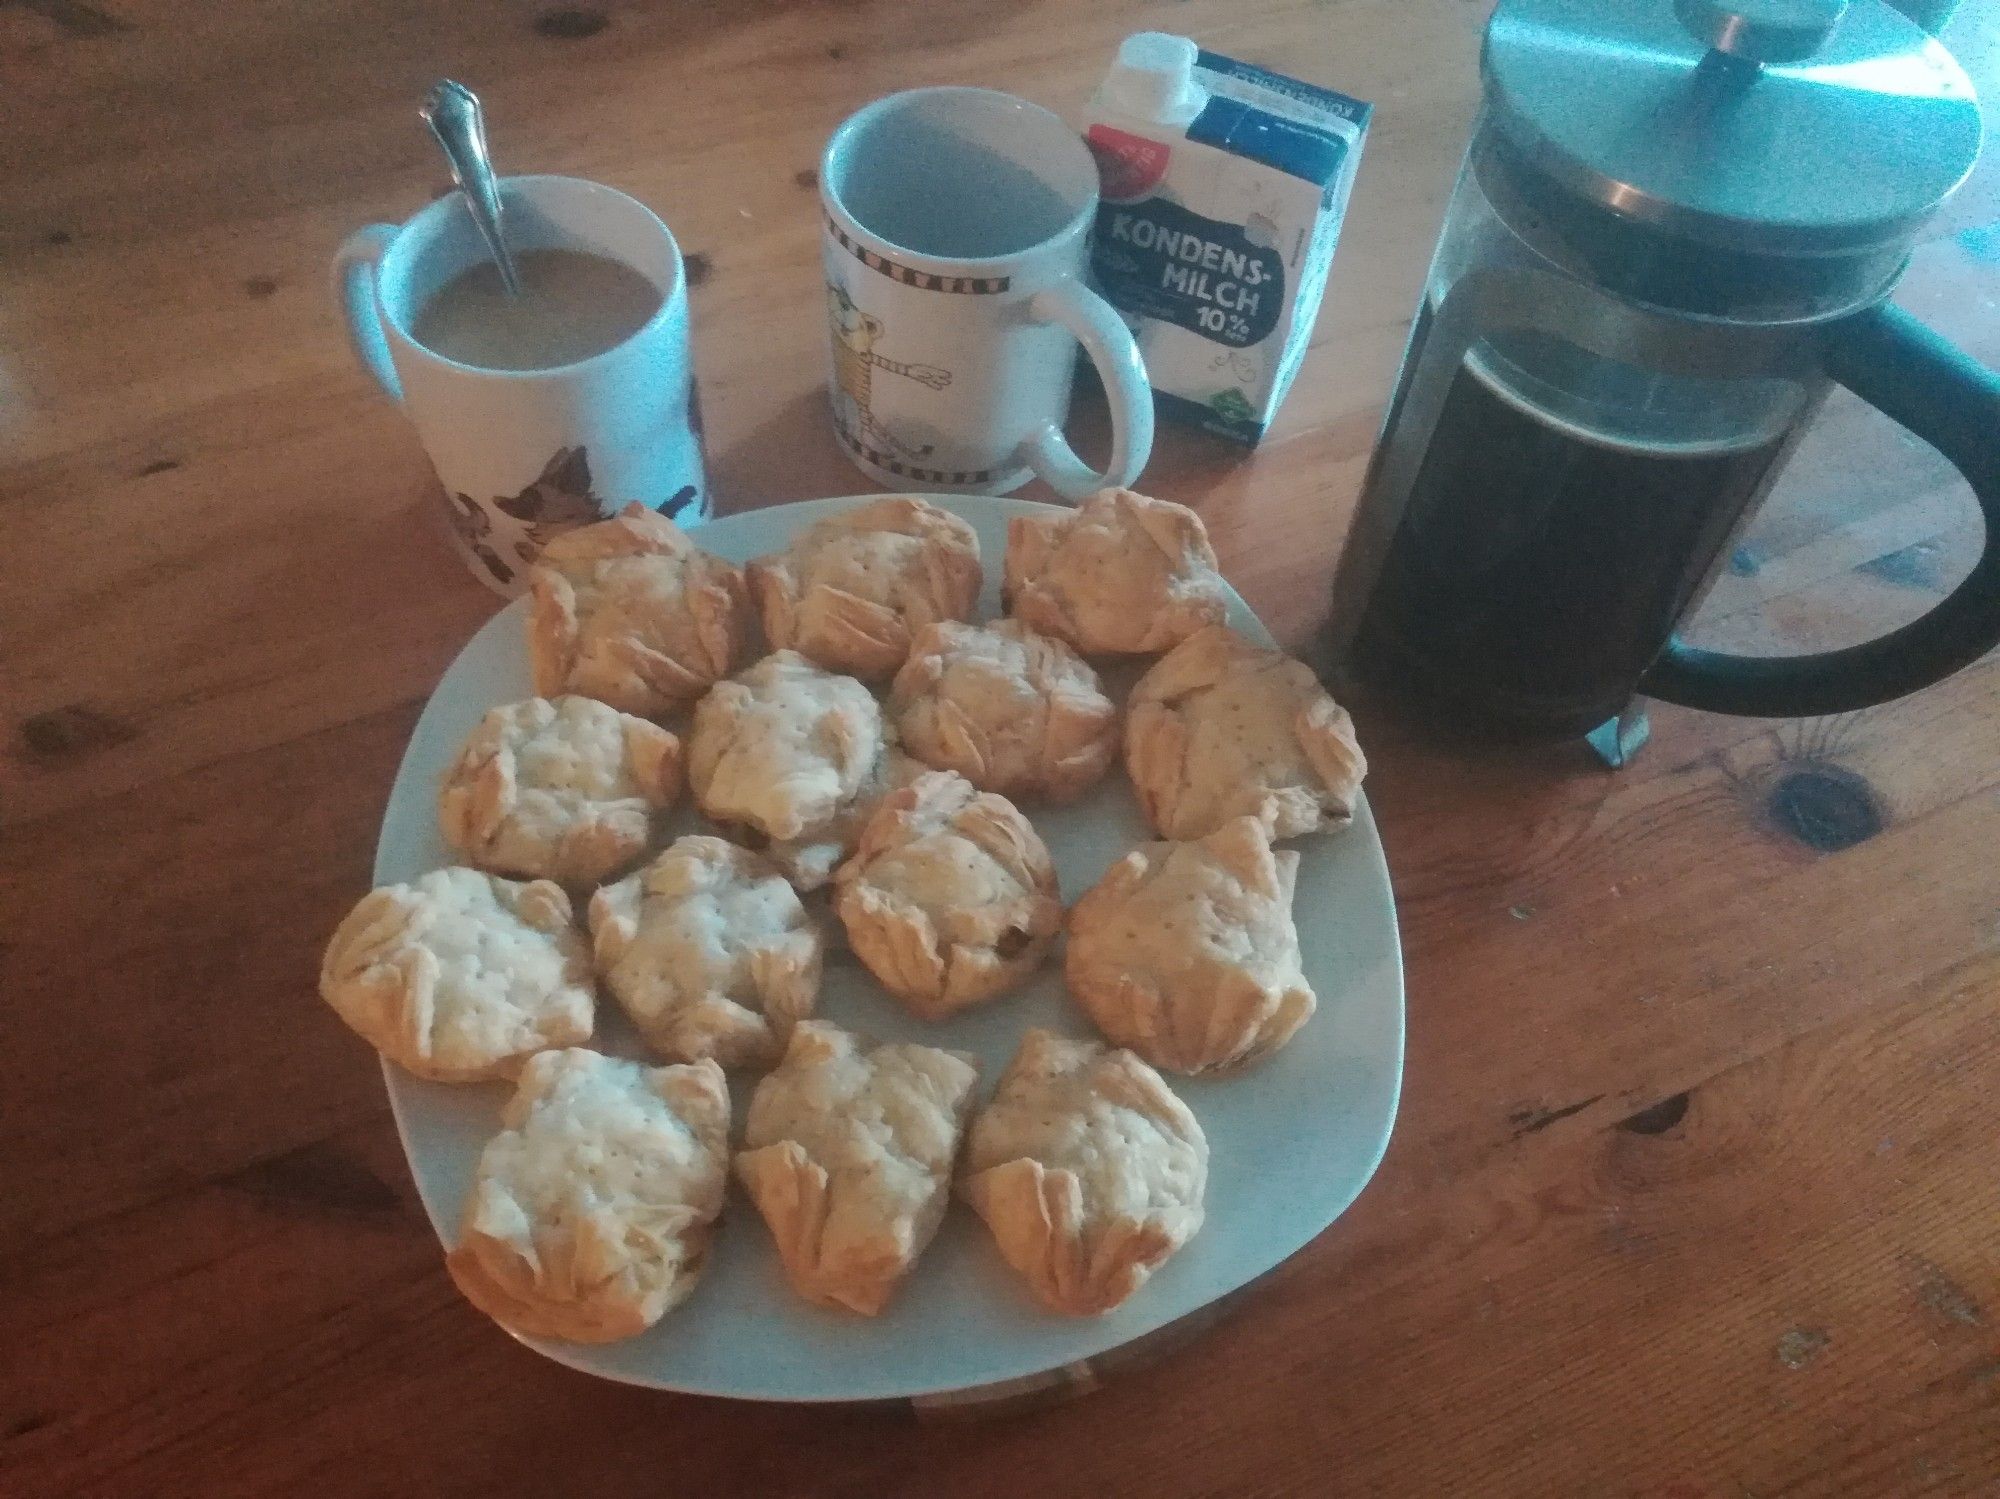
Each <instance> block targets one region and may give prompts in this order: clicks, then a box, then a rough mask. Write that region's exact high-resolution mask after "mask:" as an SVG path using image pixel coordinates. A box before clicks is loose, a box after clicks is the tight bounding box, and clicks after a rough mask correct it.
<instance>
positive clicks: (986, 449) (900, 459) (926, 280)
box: [819, 88, 1153, 499]
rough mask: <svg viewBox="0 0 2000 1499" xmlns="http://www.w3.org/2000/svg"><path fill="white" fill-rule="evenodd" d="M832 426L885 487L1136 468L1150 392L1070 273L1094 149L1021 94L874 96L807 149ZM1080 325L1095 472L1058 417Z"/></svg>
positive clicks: (970, 487)
mask: <svg viewBox="0 0 2000 1499" xmlns="http://www.w3.org/2000/svg"><path fill="white" fill-rule="evenodd" d="M819 187H820V199H821V202H822V204H823V206H824V208H825V210H826V232H825V236H824V258H825V265H826V288H827V318H828V322H829V325H830V332H831V348H832V354H833V374H832V380H831V382H830V385H829V394H830V395H831V397H832V401H833V423H834V429H835V431H836V432H838V433H839V436H840V440H841V444H842V446H844V447H845V448H846V450H847V453H848V456H849V457H851V458H852V459H853V460H854V462H855V463H856V464H857V465H858V466H859V467H860V468H861V470H862V471H863V472H864V473H866V474H868V475H869V476H870V477H872V478H874V479H876V480H878V481H879V482H881V483H883V484H886V485H888V486H890V487H891V488H917V487H921V488H924V489H933V490H945V491H949V492H954V493H966V494H1005V493H1007V492H1008V491H1009V490H1012V489H1018V488H1019V487H1020V486H1021V485H1023V484H1025V483H1026V482H1027V481H1028V480H1029V479H1030V478H1032V477H1036V476H1039V477H1041V478H1042V479H1044V480H1046V481H1047V482H1048V484H1049V485H1050V487H1051V488H1053V489H1055V490H1056V491H1057V492H1058V493H1059V494H1062V495H1064V496H1066V497H1068V498H1070V499H1081V498H1083V497H1084V496H1085V495H1087V494H1090V493H1091V492H1092V491H1094V490H1097V489H1101V488H1104V487H1105V486H1107V485H1115V486H1125V485H1130V484H1132V483H1133V482H1134V481H1135V480H1137V479H1138V477H1139V471H1140V470H1141V469H1143V468H1144V467H1145V465H1146V459H1147V458H1148V456H1150V454H1151V452H1152V447H1153V398H1152V393H1151V392H1150V391H1149V390H1148V389H1147V386H1146V371H1145V366H1144V365H1143V364H1142V363H1141V362H1140V358H1139V350H1138V347H1137V345H1136V344H1134V343H1133V341H1132V335H1131V332H1130V330H1129V329H1127V328H1126V326H1125V324H1124V322H1123V321H1122V320H1121V319H1120V318H1119V316H1118V314H1117V313H1116V312H1114V311H1112V309H1111V305H1110V304H1109V303H1108V302H1106V301H1105V300H1104V299H1103V298H1102V297H1100V296H1098V295H1097V294H1096V293H1095V292H1093V291H1091V290H1090V289H1089V287H1088V286H1087V285H1086V284H1085V282H1084V276H1085V268H1086V266H1087V264H1088V239H1089V234H1090V230H1091V226H1092V224H1093V223H1094V222H1095V220H1096V218H1097V168H1096V166H1095V164H1094V163H1093V162H1092V160H1091V156H1090V152H1089V150H1088V149H1087V148H1086V147H1085V146H1084V144H1083V142H1082V141H1081V140H1080V139H1078V137H1077V135H1076V132H1075V131H1073V130H1071V129H1070V128H1069V127H1068V126H1067V125H1065V124H1064V123H1063V122H1062V120H1061V119H1059V118H1058V117H1057V116H1055V115H1053V114H1051V113H1050V112H1049V111H1048V110H1046V109H1043V108H1041V107H1040V106H1039V105H1034V104H1030V103H1028V102H1027V101H1026V100H1025V99H1017V98H1014V97H1013V96H1012V95H1010V94H1002V93H996V92H994V91H993V90H991V89H980V88H925V89H913V90H911V91H910V92H908V93H901V94H891V95H889V96H888V97H887V98H883V99H878V100H876V101H875V102H874V103H873V104H870V105H869V106H867V107H866V108H865V109H863V110H861V111H860V112H859V113H857V114H855V115H853V116H852V117H850V118H849V119H848V120H847V121H846V122H845V123H843V124H842V125H841V126H840V128H839V129H837V130H836V131H834V133H833V137H832V139H830V140H829V141H828V142H827V146H826V154H825V156H824V158H823V159H822V160H821V163H820V174H819ZM1077 343H1081V344H1082V345H1083V347H1084V348H1085V350H1086V351H1088V353H1089V355H1090V357H1091V359H1092V361H1093V362H1094V363H1095V364H1096V366H1097V372H1098V374H1099V376H1100V377H1101V378H1102V380H1103V383H1104V389H1105V392H1106V394H1107V396H1108V397H1109V400H1110V405H1111V432H1112V437H1111V461H1110V463H1109V464H1108V465H1107V468H1106V471H1105V472H1104V473H1101V474H1100V473H1096V472H1094V471H1093V470H1091V469H1090V468H1089V467H1088V466H1086V465H1085V464H1084V462H1083V461H1082V460H1081V459H1080V458H1078V457H1077V456H1076V453H1075V452H1074V451H1073V450H1072V449H1071V447H1070V445H1069V443H1068V442H1067V441H1066V440H1065V439H1064V437H1063V433H1062V424H1063V419H1064V417H1065V416H1067V415H1068V413H1069V398H1070V384H1071V379H1072V376H1073V375H1074V374H1075V370H1076V348H1075V345H1076V344H1077Z"/></svg>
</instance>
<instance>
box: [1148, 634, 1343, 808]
mask: <svg viewBox="0 0 2000 1499" xmlns="http://www.w3.org/2000/svg"><path fill="white" fill-rule="evenodd" d="M1126 715H1127V717H1126V724H1125V769H1126V773H1127V774H1129V775H1130V776H1131V777H1132V786H1133V789H1134V790H1135V791H1137V792H1138V794H1139V804H1140V806H1142V807H1143V808H1145V811H1146V817H1147V820H1148V821H1150V822H1151V823H1152V824H1153V827H1154V830H1155V831H1157V832H1158V833H1159V834H1160V836H1161V837H1163V838H1181V839H1187V838H1199V837H1201V836H1202V835H1203V834H1205V833H1212V832H1214V831H1215V829H1217V828H1219V827H1221V826H1222V825H1223V824H1224V823H1225V822H1227V821H1229V819H1230V818H1232V817H1242V816H1250V817H1255V818H1257V819H1258V820H1259V821H1261V822H1262V823H1263V824H1264V826H1265V827H1266V828H1267V829H1268V830H1269V831H1270V834H1271V836H1272V837H1273V838H1292V837H1296V836H1297V835H1298V834H1300V833H1310V832H1315V831H1323V830H1327V829H1331V828H1339V827H1345V826H1346V825H1347V824H1348V822H1350V821H1351V820H1352V819H1353V817H1354V807H1355V802H1356V799H1357V798H1358V797H1359V796H1360V793H1361V779H1362V777H1363V776H1364V775H1366V774H1367V773H1368V762H1367V760H1366V759H1365V758H1364V757H1363V756H1362V753H1361V746H1360V745H1359V744H1358V743H1356V742H1355V738H1354V721H1353V720H1352V719H1351V718H1349V717H1348V716H1347V710H1346V709H1345V708H1343V707H1341V706H1340V705H1339V704H1338V703H1336V702H1334V700H1333V699H1332V698H1331V697H1329V696H1328V695H1327V691H1326V689H1325V688H1324V687H1322V686H1321V685H1320V681H1319V678H1318V677H1317V676H1315V675H1314V674H1313V669H1312V668H1311V667H1310V666H1307V665H1306V664H1305V663H1304V662H1303V661H1295V660H1293V659H1292V658H1291V657H1290V656H1287V655H1286V654H1285V653H1284V652H1283V651H1274V650H1268V649H1266V648H1265V647H1263V646H1259V645H1253V644H1251V643H1250V642H1249V641H1247V640H1245V639H1244V638H1243V637H1242V636H1241V635H1238V634H1237V633H1236V632H1235V631H1234V630H1231V629H1228V628H1226V627H1224V626H1222V625H1215V626H1212V627H1211V628H1209V629H1205V630H1202V631H1200V632H1199V633H1198V634H1195V635H1191V636H1189V637H1188V639H1186V640H1185V641H1183V642H1182V643H1181V644H1179V645H1178V646H1175V647H1174V649H1173V650H1171V651H1169V652H1168V653H1167V654H1166V655H1165V656H1162V657H1161V658H1160V659H1159V660H1158V661H1156V662H1154V663H1153V665H1152V667H1151V669H1150V670H1148V671H1147V673H1146V674H1145V675H1144V676H1143V677H1141V678H1140V679H1139V683H1138V685H1137V686H1135V687H1134V688H1133V689H1132V695H1131V697H1130V698H1129V699H1128V700H1127V703H1126Z"/></svg>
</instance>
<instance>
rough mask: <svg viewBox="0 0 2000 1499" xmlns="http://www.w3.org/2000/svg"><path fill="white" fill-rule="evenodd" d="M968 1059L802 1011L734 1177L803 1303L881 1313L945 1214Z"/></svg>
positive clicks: (973, 1077)
mask: <svg viewBox="0 0 2000 1499" xmlns="http://www.w3.org/2000/svg"><path fill="white" fill-rule="evenodd" d="M978 1076H979V1074H978V1070H977V1068H976V1067H975V1066H974V1064H973V1060H972V1058H970V1057H969V1056H966V1055H965V1054H964V1053H962V1052H955V1051H940V1050H938V1049H937V1048H935V1047H931V1046H907V1045H899V1046H872V1047H871V1046H867V1045H864V1044H863V1043H862V1042H860V1041H858V1040H856V1038H855V1037H853V1036H852V1035H850V1034H848V1033H847V1032H846V1031H844V1030H842V1029H841V1028H840V1027H839V1026H836V1025H829V1024H827V1023H826V1022H825V1021H820V1020H808V1021H805V1022H803V1023H801V1024H800V1025H799V1027H798V1028H797V1029H796V1030H795V1031H793V1032H792V1044H791V1046H790V1048H789V1049H788V1050H787V1051H786V1052H785V1059H784V1061H783V1062H782V1063H781V1064H780V1065H779V1067H778V1070H777V1071H775V1072H773V1073H771V1074H770V1075H769V1076H768V1077H766V1078H765V1079H764V1080H763V1081H762V1082H760V1083H758V1084H757V1092H756V1095H755V1096H754V1097H753V1098H752V1099H751V1101H750V1117H749V1122H748V1124H747V1125H746V1126H745V1128H744V1132H743V1149H742V1150H741V1151H739V1152H738V1153H737V1156H736V1175H737V1177H738V1179H739V1180H741V1181H742V1183H743V1186H744V1188H745V1190H746V1191H748V1192H749V1194H750V1200H751V1201H752V1202H754V1203H756V1204H757V1210H758V1211H759V1212H760V1213H762V1214H763V1215H764V1221H765V1222H766V1223H767V1224H769V1225H770V1229H771V1237H772V1238H773V1239H774V1240H776V1242H777V1246H778V1257H779V1259H780V1260H781V1261H782V1262H783V1264H784V1267H785V1278H786V1279H787V1280H789V1281H790V1282H791V1285H792V1289H793V1290H795V1291H797V1292H798V1293H799V1295H801V1296H803V1297H805V1298H806V1299H807V1300H808V1301H814V1302H818V1303H820V1304H822V1305H826V1306H839V1307H846V1308H847V1309H848V1310H849V1311H855V1312H860V1313H861V1314H862V1315H864V1316H870V1317H872V1316H874V1315H875V1313H877V1312H879V1311H881V1310H882V1308H883V1306H884V1305H885V1304H886V1303H887V1302H888V1300H889V1297H890V1296H891V1295H892V1294H894V1292H895V1289H896V1287H897V1285H898V1284H899V1283H900V1282H901V1281H902V1278H903V1277H904V1276H905V1275H907V1274H908V1273H909V1271H910V1267H911V1266H912V1265H914V1264H915V1263H916V1262H917V1257H918V1256H919V1255H921V1254H922V1253H923V1252H924V1249H925V1247H926V1246H927V1245H928V1244H929V1243H930V1241H931V1236H932V1235H933V1234H935V1233H936V1232H937V1227H938V1224H939V1222H940V1221H942V1219H943V1218H944V1210H945V1206H946V1203H947V1202H948V1201H949V1199H950V1196H951V1168H952V1160H953V1158H954V1157H955V1156H956V1155H957V1153H958V1142H959V1136H960V1135H961V1134H962V1133H963V1131H964V1129H965V1120H966V1116H967V1115H968V1114H969V1113H970V1112H971V1111H972V1090H973V1086H974V1084H975V1083H976V1082H977V1081H978Z"/></svg>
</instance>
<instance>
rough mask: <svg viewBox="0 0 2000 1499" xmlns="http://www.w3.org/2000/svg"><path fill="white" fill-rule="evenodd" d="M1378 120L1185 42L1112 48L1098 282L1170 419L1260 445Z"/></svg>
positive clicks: (1318, 91) (1325, 92)
mask: <svg viewBox="0 0 2000 1499" xmlns="http://www.w3.org/2000/svg"><path fill="white" fill-rule="evenodd" d="M1369 113H1370V106H1368V105H1367V104H1364V103H1362V102H1361V101H1360V100H1358V99H1350V98H1348V97H1347V96H1346V95H1345V94H1337V93H1334V92H1333V91H1332V90H1330V89H1323V88H1315V87H1313V86H1312V85H1310V84H1305V83H1299V82H1297V81H1295V80H1293V79H1290V78H1285V77H1283V76H1281V75H1279V74H1277V73H1272V72H1267V71H1266V70H1265V69H1263V68H1257V67H1252V66H1250V65H1249V64H1248V63H1240V62H1236V61H1234V60H1233V59H1231V58H1227V57H1221V56H1218V55H1217V54H1215V53H1213V52H1203V51H1201V50H1200V49H1199V48H1197V47H1196V46H1195V44H1194V43H1193V42H1191V41H1189V40H1188V39H1187V38H1186V37H1182V36H1168V35H1166V34H1164V33H1162V32H1157V31H1148V32H1141V33H1139V34H1138V35H1136V36H1130V37H1127V38H1126V39H1125V42H1124V45H1123V46H1121V47H1120V48H1119V49H1118V57H1117V60H1116V61H1114V62H1113V63H1112V65H1111V70H1110V72H1109V73H1107V74H1106V75H1105V79H1104V83H1103V86H1102V87H1101V88H1099V89H1098V91H1097V94H1096V95H1095V97H1093V98H1092V99H1091V101H1090V105H1089V108H1088V110H1087V111H1086V116H1085V122H1084V138H1085V139H1086V140H1087V141H1088V142H1089V143H1090V149H1091V152H1092V153H1093V154H1094V155H1095V156H1096V158H1097V167H1098V176H1099V178H1100V180H1101V186H1102V189H1103V202H1102V204H1101V206H1100V207H1099V209H1098V215H1097V235H1096V240H1095V242H1094V244H1093V247H1092V251H1091V270H1092V273H1093V276H1094V278H1095V280H1096V281H1097V283H1098V287H1099V289H1100V290H1101V291H1102V292H1103V293H1104V295H1105V297H1106V298H1107V299H1108V300H1109V301H1110V302H1111V305H1112V306H1114V307H1116V308H1117V309H1118V310H1119V312H1120V313H1121V314H1122V315H1123V316H1124V318H1125V321H1126V322H1127V323H1129V324H1131V326H1132V331H1133V333H1134V335H1135V336H1136V337H1137V338H1138V341H1139V349H1140V352H1141V353H1142V354H1143V355H1144V356H1145V360H1146V373H1147V376H1148V378H1149V379H1150V380H1151V381H1152V385H1153V398H1154V402H1155V406H1156V409H1157V410H1158V412H1159V414H1160V416H1161V417H1163V418H1165V419H1168V420H1172V421H1177V422H1181V423H1184V424H1187V425H1192V426H1197V427H1202V428H1205V429H1207V430H1208V431H1211V432H1217V433H1220V434H1221V435H1223V436H1225V437H1230V438H1234V439H1236V440H1237V441H1239V442H1245V443H1255V442H1256V441H1257V440H1258V439H1259V438H1261V437H1262V436H1263V435H1264V429H1265V426H1266V425H1267V424H1268V423H1269V422H1270V420H1271V416H1272V413H1273V412H1275V411H1276V410H1277V409H1278V403H1279V402H1280V401H1281V400H1283V399H1284V396H1285V392H1286V390H1287V389H1289V388H1290V386H1291V383H1292V377H1293V376H1294V375H1296V374H1297V373H1298V369H1299V363H1300V361H1301V360H1302V359H1303V358H1304V357H1305V352H1306V344H1307V342H1308V341H1309V340H1310V339H1311V337H1312V327H1313V319H1314V317H1315V315H1316V314H1317V313H1318V311H1319V303H1320V296H1321V293H1322V292H1323V291H1324V290H1325V288H1326V274H1327V268H1328V267H1329V265H1331V263H1332V261H1333V248H1334V244H1335V242H1336V241H1337V240H1338V239H1339V237H1340V224H1341V219H1342V217H1343V216H1344V215H1345V213H1346V210H1347V197H1348V193H1349V192H1350V191H1351V189H1352V188H1353V185H1354V171H1355V167H1356V166H1357V165H1358V163H1359V161H1360V158H1361V144H1362V140H1363V137H1364V136H1365V135H1366V134H1367V131H1368V116H1369Z"/></svg>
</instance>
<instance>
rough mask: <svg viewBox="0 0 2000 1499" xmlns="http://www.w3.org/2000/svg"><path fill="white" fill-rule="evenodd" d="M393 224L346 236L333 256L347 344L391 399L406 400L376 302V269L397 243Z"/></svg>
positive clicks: (335, 279)
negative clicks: (391, 247)
mask: <svg viewBox="0 0 2000 1499" xmlns="http://www.w3.org/2000/svg"><path fill="white" fill-rule="evenodd" d="M398 232H399V231H398V230H397V228H396V226H395V225H394V224H370V225H368V226H367V227H366V228H363V229H357V230H355V231H354V233H352V234H350V235H349V236H348V237H347V242H346V243H345V244H343V245H342V246H341V247H340V249H339V250H338V251H336V252H335V254H334V257H333V297H334V300H335V301H336V302H337V303H339V304H340V312H341V317H342V319H343V320H344V321H345V322H346V324H347V341H348V343H350V344H352V345H353V346H354V357H355V358H356V359H358V360H360V361H361V368H362V369H364V370H366V371H367V372H368V373H369V374H370V375H373V376H374V377H375V383H376V384H377V385H379V386H381V387H382V390H383V392H384V394H386V395H387V396H388V397H389V399H390V400H392V401H396V402H398V403H400V402H401V401H402V399H403V382H402V381H401V380H398V379H397V378H396V365H395V361H393V360H392V359H390V357H389V339H388V336H387V335H386V334H384V333H383V331H382V313H381V309H380V304H379V303H377V301H376V299H375V267H376V265H377V264H378V263H379V262H380V261H381V259H382V257H383V256H384V255H385V254H387V253H388V250H389V246H390V245H392V244H393V243H395V239H396V235H397V233H398Z"/></svg>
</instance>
